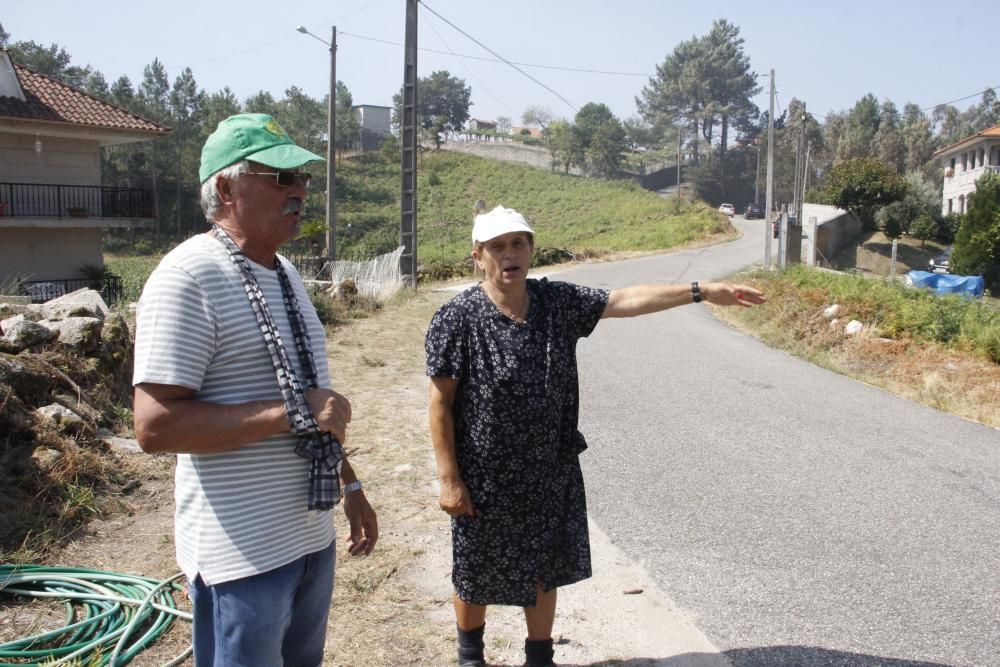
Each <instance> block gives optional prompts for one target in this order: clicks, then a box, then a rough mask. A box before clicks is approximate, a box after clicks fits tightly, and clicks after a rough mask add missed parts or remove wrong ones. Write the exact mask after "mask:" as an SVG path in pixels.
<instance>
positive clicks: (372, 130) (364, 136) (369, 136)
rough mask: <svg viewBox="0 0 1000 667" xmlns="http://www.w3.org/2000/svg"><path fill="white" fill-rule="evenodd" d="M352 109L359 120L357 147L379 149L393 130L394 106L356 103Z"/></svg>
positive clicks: (369, 149)
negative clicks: (391, 124) (391, 123)
mask: <svg viewBox="0 0 1000 667" xmlns="http://www.w3.org/2000/svg"><path fill="white" fill-rule="evenodd" d="M351 111H353V112H354V119H355V120H357V121H358V139H357V148H360V149H361V150H364V151H373V150H377V149H378V147H379V146H381V145H382V140H383V139H385V138H386V137H387V136H389V133H390V131H391V130H390V126H389V122H390V120H391V117H392V107H382V106H378V105H376V104H356V105H354V106H353V107H351Z"/></svg>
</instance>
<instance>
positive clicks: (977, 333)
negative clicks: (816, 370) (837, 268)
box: [739, 267, 1000, 363]
mask: <svg viewBox="0 0 1000 667" xmlns="http://www.w3.org/2000/svg"><path fill="white" fill-rule="evenodd" d="M748 278H749V280H751V281H752V282H753V283H754V284H756V285H758V286H759V287H760V288H761V289H763V290H764V292H765V294H767V296H768V304H767V306H766V307H763V308H753V309H749V310H747V311H742V312H740V313H739V315H740V317H741V319H743V320H744V321H746V322H747V323H748V324H749V325H750V326H751V328H753V329H755V330H758V331H760V332H762V335H763V333H764V332H766V333H767V336H769V337H781V336H782V335H784V336H795V337H797V338H800V339H801V338H803V335H804V332H808V331H810V330H811V329H812V328H813V327H817V326H826V320H823V319H822V318H819V319H817V313H819V312H820V311H821V310H822V309H823V308H825V307H826V306H829V305H831V304H834V303H836V304H839V305H840V313H839V314H838V315H837V317H838V318H839V319H841V320H843V321H847V320H851V319H855V320H858V321H860V322H862V323H864V324H867V325H871V326H873V327H874V329H875V332H876V333H877V335H879V336H882V337H885V338H892V339H912V340H914V341H917V342H933V343H937V344H940V345H943V346H944V347H945V348H948V349H955V350H963V351H969V352H972V353H974V354H976V355H980V356H983V357H985V358H988V359H990V360H991V361H993V362H995V363H1000V307H998V302H997V300H996V299H990V298H985V299H981V300H975V299H965V298H962V297H960V296H957V295H956V296H952V295H949V296H937V295H935V294H934V293H933V292H930V291H928V290H921V289H909V288H906V287H904V286H903V285H902V284H901V283H899V282H895V281H892V282H886V281H879V280H871V279H869V278H864V277H862V276H858V275H851V274H842V273H830V272H825V271H815V270H810V269H808V268H806V267H790V268H789V269H787V270H785V271H782V272H766V271H758V272H755V273H753V274H751V275H750V276H749V277H748ZM782 332H785V333H782Z"/></svg>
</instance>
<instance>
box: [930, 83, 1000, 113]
mask: <svg viewBox="0 0 1000 667" xmlns="http://www.w3.org/2000/svg"><path fill="white" fill-rule="evenodd" d="M997 89H1000V84H998V85H996V86H992V87H991V88H984V89H983V90H980V91H979V92H978V93H972V94H971V95H966V96H965V97H959V98H958V99H957V100H952V101H950V102H940V103H939V104H935V105H933V106H929V107H924V108H923V109H921V110H920V112H921V113H923V112H924V111H931V110H933V109H937V108H938V107H940V106H944V105H946V104H954V103H955V102H961V101H962V100H967V99H969V98H972V97H976V96H977V95H982V94H983V93H985V92H986V91H987V90H997Z"/></svg>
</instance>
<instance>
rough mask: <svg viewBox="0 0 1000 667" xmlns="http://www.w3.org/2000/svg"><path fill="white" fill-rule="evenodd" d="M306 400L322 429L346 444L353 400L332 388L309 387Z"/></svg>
mask: <svg viewBox="0 0 1000 667" xmlns="http://www.w3.org/2000/svg"><path fill="white" fill-rule="evenodd" d="M306 400H307V401H308V402H309V407H310V409H312V412H313V416H314V417H316V423H317V424H319V427H320V429H321V430H323V431H329V432H330V433H332V434H333V437H335V438H336V439H337V442H339V443H340V444H344V442H345V440H346V439H347V425H348V424H349V423H351V402H350V401H349V400H347V398H346V397H344V396H341V395H340V394H338V393H337V392H335V391H333V390H332V389H309V390H307V391H306Z"/></svg>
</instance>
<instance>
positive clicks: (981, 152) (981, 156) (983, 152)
mask: <svg viewBox="0 0 1000 667" xmlns="http://www.w3.org/2000/svg"><path fill="white" fill-rule="evenodd" d="M985 160H986V149H985V148H980V149H979V166H980V167H982V166H983V165H984V164H986V162H985Z"/></svg>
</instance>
